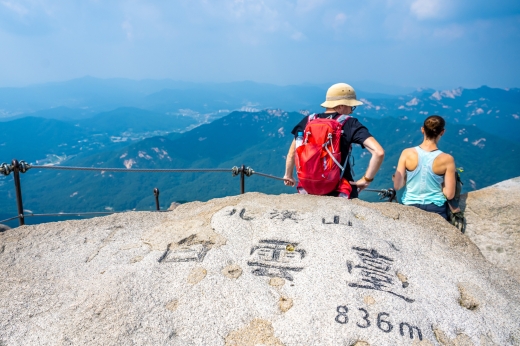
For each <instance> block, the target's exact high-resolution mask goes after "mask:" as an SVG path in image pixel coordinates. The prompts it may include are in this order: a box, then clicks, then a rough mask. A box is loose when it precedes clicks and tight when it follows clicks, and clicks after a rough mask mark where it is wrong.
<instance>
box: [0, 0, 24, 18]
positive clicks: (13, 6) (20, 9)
mask: <svg viewBox="0 0 520 346" xmlns="http://www.w3.org/2000/svg"><path fill="white" fill-rule="evenodd" d="M1 4H2V5H3V6H4V7H5V8H7V9H9V10H11V11H13V12H15V13H16V14H18V15H19V16H25V15H26V14H28V13H29V10H28V9H27V8H25V7H24V6H22V5H20V4H19V3H14V2H11V1H2V2H1Z"/></svg>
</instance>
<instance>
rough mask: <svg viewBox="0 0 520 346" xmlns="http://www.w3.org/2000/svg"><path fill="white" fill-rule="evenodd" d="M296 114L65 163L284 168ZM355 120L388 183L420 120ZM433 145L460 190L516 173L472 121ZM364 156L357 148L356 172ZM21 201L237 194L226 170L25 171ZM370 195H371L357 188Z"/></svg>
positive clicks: (131, 203)
mask: <svg viewBox="0 0 520 346" xmlns="http://www.w3.org/2000/svg"><path fill="white" fill-rule="evenodd" d="M301 118H302V114H300V113H295V112H293V113H286V112H283V111H262V112H255V113H253V112H233V113H231V114H230V115H228V116H226V117H223V118H221V119H218V120H215V121H214V122H212V123H210V124H205V125H202V126H199V127H197V128H195V129H193V130H191V131H188V132H185V133H183V134H173V135H171V136H160V137H152V138H148V139H145V140H142V141H137V142H134V143H132V144H130V145H129V146H125V147H118V148H116V149H115V150H108V151H101V152H97V153H94V154H91V155H83V156H78V157H74V158H72V159H70V160H68V161H66V162H65V163H66V165H72V166H87V167H120V168H124V167H126V168H217V167H219V168H228V169H230V168H231V167H232V166H235V165H237V166H238V165H241V164H246V165H249V166H251V167H252V168H253V169H254V170H256V171H258V172H263V173H268V174H273V175H276V176H281V175H283V171H284V165H285V155H286V153H287V149H288V146H289V144H290V142H291V141H292V137H291V135H290V131H291V129H292V127H293V126H294V124H296V123H297V122H298V121H299V120H300V119H301ZM360 120H361V121H362V122H363V123H364V124H365V125H366V126H367V127H368V128H369V130H370V131H371V133H372V134H373V135H374V136H375V137H376V139H377V140H378V141H379V142H380V143H381V144H382V145H383V147H384V148H385V150H386V153H387V155H386V158H385V162H384V164H383V166H382V168H381V171H380V172H379V174H378V176H377V179H376V181H375V182H374V184H373V185H372V186H371V187H373V188H388V187H391V179H390V177H391V174H392V173H393V171H394V170H395V168H394V167H395V165H396V164H397V160H398V157H399V154H400V152H401V150H402V149H404V148H405V147H410V146H413V145H417V144H419V143H420V142H421V139H422V136H421V133H420V131H419V127H420V126H419V124H418V123H417V122H415V123H414V122H412V121H411V120H409V119H406V120H405V119H397V118H391V117H388V118H383V119H375V118H368V117H361V118H360ZM440 148H441V149H442V150H444V151H446V152H448V153H451V154H452V155H454V157H455V158H456V162H457V166H459V167H463V168H464V173H463V181H464V184H465V185H464V188H465V189H466V190H472V189H476V188H481V187H484V186H488V185H491V184H493V183H496V182H499V181H502V180H505V179H508V178H511V177H514V176H517V175H518V172H520V144H517V143H513V142H509V141H507V140H505V139H501V138H499V137H497V136H494V135H490V134H488V133H485V132H483V131H481V130H479V129H478V128H477V127H474V126H469V127H468V126H463V125H456V124H449V125H448V132H447V133H446V135H445V136H444V137H443V139H442V141H441V143H440ZM369 156H370V155H367V152H366V151H361V150H360V149H359V148H356V149H355V151H354V158H355V161H356V165H355V170H356V171H357V173H358V176H361V174H362V173H363V172H364V170H365V169H366V166H367V164H368V160H369ZM10 179H12V177H9V178H7V179H5V178H4V179H3V180H4V181H3V185H0V191H2V193H3V194H4V195H5V196H7V197H6V198H4V199H2V200H1V201H0V208H1V210H5V211H8V210H10V211H11V213H12V212H14V210H15V200H14V193H13V188H12V182H11V181H10ZM22 179H23V180H22V183H23V191H24V205H25V207H26V208H27V209H30V210H32V211H34V212H61V211H63V212H68V211H92V210H97V211H103V210H129V209H134V208H137V209H147V208H151V207H152V206H153V204H154V202H153V194H152V190H153V188H154V187H158V188H160V190H161V195H160V196H161V202H162V205H163V207H166V206H168V205H169V203H171V202H172V201H180V202H183V201H192V200H208V199H210V198H215V197H223V196H227V195H233V194H237V193H239V181H238V178H232V177H231V173H183V174H176V173H175V174H159V173H152V174H141V173H110V172H104V173H95V172H56V171H45V170H42V171H37V170H30V171H29V172H28V173H26V174H24V175H23V176H22ZM246 190H247V191H262V192H266V193H275V194H277V193H293V192H294V189H292V188H287V187H285V186H284V185H283V183H282V182H280V181H275V180H270V179H267V178H263V177H260V176H253V177H249V178H247V181H246ZM362 197H363V198H365V199H367V198H368V199H370V200H375V199H377V197H376V196H375V194H371V193H368V192H367V193H364V194H362Z"/></svg>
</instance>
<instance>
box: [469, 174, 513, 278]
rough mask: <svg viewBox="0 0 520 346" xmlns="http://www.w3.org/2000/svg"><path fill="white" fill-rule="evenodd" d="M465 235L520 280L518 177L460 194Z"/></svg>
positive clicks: (492, 259)
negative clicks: (465, 224)
mask: <svg viewBox="0 0 520 346" xmlns="http://www.w3.org/2000/svg"><path fill="white" fill-rule="evenodd" d="M461 207H462V208H463V209H464V215H465V216H466V220H467V226H466V235H467V236H468V237H469V238H470V239H471V240H472V241H473V242H474V243H475V244H476V245H477V246H478V247H479V249H480V251H482V254H483V255H484V257H486V258H487V259H488V261H490V262H491V263H493V264H495V265H496V266H498V267H500V268H502V269H504V270H506V271H507V272H508V273H509V274H510V275H511V276H513V277H514V278H515V279H516V280H517V281H518V282H519V283H520V177H518V178H514V179H510V180H506V181H503V182H501V183H498V184H495V185H492V186H490V187H487V188H484V189H481V190H478V191H474V192H470V193H468V194H466V195H463V196H462V203H461Z"/></svg>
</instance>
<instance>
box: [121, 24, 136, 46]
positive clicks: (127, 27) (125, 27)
mask: <svg viewBox="0 0 520 346" xmlns="http://www.w3.org/2000/svg"><path fill="white" fill-rule="evenodd" d="M121 29H123V31H124V32H125V34H126V38H127V39H128V40H129V41H131V40H132V39H133V38H134V35H133V30H132V29H133V28H132V24H131V23H130V20H128V19H127V20H125V21H124V22H123V23H121Z"/></svg>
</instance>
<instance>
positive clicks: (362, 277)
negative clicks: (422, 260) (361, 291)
mask: <svg viewBox="0 0 520 346" xmlns="http://www.w3.org/2000/svg"><path fill="white" fill-rule="evenodd" d="M352 249H353V250H354V251H356V253H357V255H358V259H359V261H360V262H359V264H356V265H354V264H353V263H352V262H350V261H348V262H347V269H348V272H349V274H353V272H354V269H358V271H356V272H358V273H359V280H358V282H347V284H348V286H349V287H354V288H365V289H369V290H377V291H381V292H388V293H390V294H393V295H394V296H396V297H399V298H401V299H403V300H404V301H406V302H408V303H413V302H414V301H415V300H414V299H410V298H408V297H405V296H404V295H402V294H398V293H396V292H394V291H393V288H395V287H396V285H395V284H394V282H395V280H394V279H395V275H394V274H393V272H394V271H392V264H393V262H394V260H393V259H391V258H390V257H387V256H384V255H382V254H380V253H379V252H378V251H377V250H374V249H364V248H360V247H353V248H352Z"/></svg>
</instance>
